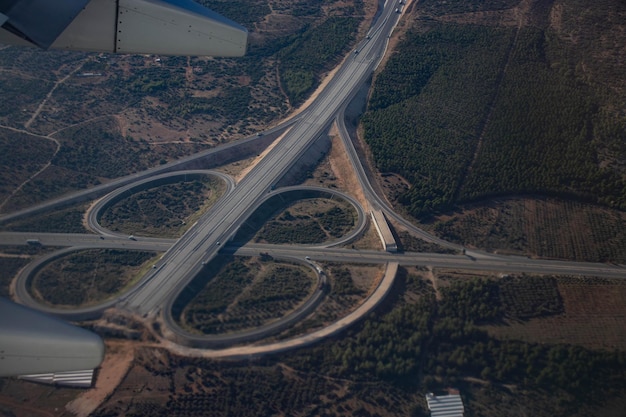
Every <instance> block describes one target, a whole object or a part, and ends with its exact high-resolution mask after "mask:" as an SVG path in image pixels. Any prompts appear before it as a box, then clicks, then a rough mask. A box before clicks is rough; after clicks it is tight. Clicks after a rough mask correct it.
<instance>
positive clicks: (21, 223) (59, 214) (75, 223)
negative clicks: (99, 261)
mask: <svg viewBox="0 0 626 417" xmlns="http://www.w3.org/2000/svg"><path fill="white" fill-rule="evenodd" d="M86 210H87V206H86V205H79V206H73V207H68V208H66V209H62V210H58V211H54V212H51V213H44V214H39V215H35V216H32V217H28V218H26V219H18V220H15V221H12V222H9V223H3V224H2V226H0V230H6V231H14V232H45V233H87V229H86V228H85V226H84V225H83V217H84V215H85V211H86Z"/></svg>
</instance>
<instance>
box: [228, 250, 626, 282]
mask: <svg viewBox="0 0 626 417" xmlns="http://www.w3.org/2000/svg"><path fill="white" fill-rule="evenodd" d="M224 252H226V253H233V254H234V255H241V256H252V255H254V254H259V253H261V252H263V253H267V254H269V255H270V256H277V257H286V256H291V257H301V258H304V257H305V256H309V257H310V258H311V259H313V260H317V261H328V262H342V263H365V264H382V263H387V262H397V263H398V264H399V265H403V266H432V267H436V268H452V269H460V270H474V271H493V272H500V273H522V272H526V273H537V274H558V275H577V276H592V277H603V278H620V279H625V278H626V267H624V266H620V265H609V264H603V263H592V262H573V261H561V260H550V259H530V258H525V257H521V256H500V257H499V256H494V257H491V256H490V257H480V258H479V257H472V256H465V255H449V254H437V253H419V252H404V253H390V252H382V251H375V250H354V249H341V248H323V247H315V248H313V247H306V248H305V247H297V246H277V245H265V244H248V245H246V246H243V247H226V248H224Z"/></svg>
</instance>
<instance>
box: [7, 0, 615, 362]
mask: <svg viewBox="0 0 626 417" xmlns="http://www.w3.org/2000/svg"><path fill="white" fill-rule="evenodd" d="M394 3H395V2H391V1H387V2H386V4H385V8H384V10H383V12H382V13H381V14H380V16H379V17H378V19H377V21H376V23H375V24H374V25H373V27H372V29H371V30H370V31H369V32H368V36H367V38H366V39H364V40H363V41H362V42H361V43H359V44H358V45H357V47H356V49H355V50H354V51H353V52H352V53H351V54H350V56H348V57H347V58H346V60H345V62H344V63H343V65H342V66H341V67H340V68H339V70H338V71H337V72H336V74H335V76H334V77H333V78H332V80H330V82H329V83H328V85H327V86H326V87H325V88H324V89H323V91H321V93H320V94H319V95H318V97H317V98H316V99H315V100H314V101H313V102H312V103H311V104H310V106H309V107H307V108H306V109H305V110H304V111H303V112H301V113H300V114H299V115H298V116H297V117H295V118H293V119H292V120H290V121H288V122H286V123H285V124H283V125H281V126H279V127H277V128H275V129H274V130H273V132H279V131H280V132H285V133H284V135H283V136H282V138H281V139H280V140H279V141H278V142H277V144H276V145H275V146H274V147H273V148H271V149H270V150H269V151H268V152H267V153H266V155H265V156H264V157H263V158H262V159H261V160H260V161H259V162H258V163H257V164H256V166H254V168H252V169H251V170H250V172H249V173H248V174H247V175H246V176H245V177H244V178H243V179H241V180H240V181H239V183H237V184H235V182H234V181H233V180H232V178H230V177H228V176H226V175H223V174H219V173H216V172H213V171H211V172H207V171H179V172H177V173H175V174H172V173H171V172H172V171H178V170H180V169H183V168H186V167H188V166H189V164H190V162H192V161H194V160H196V159H201V158H205V157H206V156H207V154H211V153H212V152H217V151H219V149H215V150H211V151H207V152H203V153H202V154H198V155H194V156H191V157H188V158H185V160H181V161H177V162H175V163H172V164H167V165H165V166H161V167H158V168H154V169H152V170H147V171H144V172H141V173H137V174H133V175H131V176H128V177H124V178H121V179H118V180H116V181H113V182H111V183H107V184H104V185H101V186H99V187H96V188H94V189H90V190H85V191H81V192H80V193H76V194H74V195H72V196H69V197H64V198H59V199H56V200H54V201H51V202H48V203H45V204H41V205H38V206H36V207H33V208H31V209H28V210H23V211H20V212H17V213H11V214H9V215H6V216H3V217H2V218H0V222H7V221H10V220H12V219H16V218H19V217H23V216H30V215H33V214H35V213H37V212H41V211H44V210H50V209H51V208H54V207H59V206H62V205H67V204H70V203H73V202H77V201H87V200H91V199H93V198H95V197H100V196H102V195H104V194H107V196H106V197H105V198H103V199H101V200H99V201H98V202H97V203H96V204H95V205H94V206H93V207H92V210H91V211H90V212H89V225H90V227H91V228H92V230H94V231H95V232H96V233H98V234H97V235H87V234H52V233H26V234H25V233H9V232H7V233H0V244H2V245H23V244H25V243H26V241H27V240H29V239H31V240H32V239H37V240H38V241H39V242H40V244H42V245H45V246H58V247H64V248H65V249H63V250H62V251H58V252H55V253H53V254H50V255H47V257H46V258H42V259H40V260H38V261H37V262H34V263H32V264H30V265H29V266H28V267H27V268H26V269H25V270H24V271H23V272H22V274H21V276H20V278H19V279H18V285H17V286H16V293H17V297H18V298H19V299H20V301H21V302H23V303H25V304H27V305H29V306H32V307H35V308H38V309H40V310H44V311H47V312H49V313H52V314H57V315H62V316H63V315H64V316H65V317H66V318H69V319H74V320H78V319H86V318H93V317H94V316H97V315H99V314H101V313H102V312H103V311H104V310H105V309H107V308H110V307H114V306H115V307H117V308H119V309H123V310H127V311H129V312H131V313H133V314H136V315H138V316H142V317H144V318H145V319H147V320H157V319H163V320H164V321H165V323H166V324H167V327H168V328H169V329H168V330H167V331H166V332H165V333H166V334H167V335H168V336H170V338H171V339H172V340H174V341H175V342H178V343H181V344H184V345H187V346H194V347H202V348H220V349H218V350H217V351H219V352H221V353H216V354H215V355H217V356H228V355H229V353H228V352H231V353H232V355H234V356H237V355H241V354H243V353H242V352H243V351H242V350H241V348H230V349H221V348H223V347H225V346H230V345H233V344H237V343H243V342H248V341H252V340H256V339H259V338H263V337H264V336H267V335H269V334H273V333H275V332H277V331H279V330H281V329H284V328H285V327H286V326H289V325H291V324H293V323H294V322H295V321H297V320H300V319H301V318H302V317H304V316H306V315H308V314H309V313H310V312H311V311H312V310H313V309H314V307H315V306H316V305H317V304H318V303H319V302H320V301H321V299H322V297H323V293H322V291H316V292H315V293H314V294H313V296H311V297H310V299H309V300H308V301H307V303H305V305H304V306H303V307H301V309H299V310H298V311H296V312H294V314H292V315H290V316H288V317H287V318H285V320H281V321H279V322H277V323H272V325H271V326H268V327H267V328H263V329H254V330H251V331H249V332H244V333H242V334H236V335H231V336H228V337H227V336H206V337H197V336H193V335H190V334H188V333H186V332H184V331H183V330H182V329H180V328H179V326H178V325H177V324H176V323H175V321H174V320H173V318H172V317H171V306H172V304H173V302H174V300H175V299H176V297H178V295H179V294H180V293H181V292H182V291H183V289H184V288H185V287H186V286H187V285H188V284H189V283H190V282H191V281H192V280H193V278H194V277H196V276H197V275H198V273H199V272H200V271H201V269H202V268H203V267H204V266H205V265H206V263H207V262H209V261H210V260H211V259H213V258H214V257H215V256H216V255H217V254H218V252H223V253H233V254H235V255H241V256H257V255H258V254H259V253H268V254H270V255H271V256H273V257H275V258H278V259H290V260H298V261H299V262H302V263H303V264H310V263H311V262H310V261H305V257H310V258H311V259H312V261H313V262H314V261H316V260H318V261H334V262H342V263H368V264H376V263H380V264H383V263H384V264H387V273H386V275H385V279H384V280H383V281H382V283H381V285H379V290H380V291H375V292H374V294H372V295H371V296H370V298H369V299H368V300H366V302H365V303H364V304H363V306H361V307H360V308H359V309H357V311H355V312H353V313H352V314H350V316H349V318H345V319H342V320H340V322H341V325H340V326H339V325H338V324H337V323H335V324H333V325H331V326H329V328H328V329H327V330H322V331H319V332H315V335H314V336H311V335H306V336H301V337H300V338H296V339H294V340H292V341H285V342H281V343H280V344H271V345H267V346H266V347H263V348H260V347H254V348H250V349H251V350H247V351H245V352H247V353H246V354H253V353H254V354H256V353H260V352H262V353H264V352H269V351H279V350H283V349H285V348H288V347H289V346H292V347H293V346H300V345H302V343H304V341H307V343H310V342H312V341H314V340H317V339H316V337H319V338H321V337H327V336H328V335H329V334H332V333H333V332H336V331H339V330H340V329H343V328H345V326H347V325H349V324H350V323H352V322H354V321H356V320H359V319H360V318H361V317H362V316H363V315H364V314H366V313H367V312H368V311H370V310H371V309H372V308H375V306H376V305H377V303H378V301H380V299H381V297H384V295H385V294H386V293H387V292H388V291H389V289H390V288H391V285H392V283H393V276H395V272H394V271H395V268H397V266H398V265H407V266H408V265H422V266H431V267H445V268H458V269H468V270H481V271H494V272H499V273H518V272H529V273H544V274H575V275H589V276H601V277H620V278H623V277H624V272H625V270H624V268H623V267H621V266H614V265H607V264H593V263H580V262H565V261H553V260H535V259H528V258H524V257H512V256H501V255H492V254H488V253H482V252H479V251H475V252H474V251H472V252H469V251H468V252H466V253H465V254H464V255H443V254H429V253H387V252H382V251H374V250H350V249H341V248H338V247H333V248H328V247H327V246H329V245H320V246H315V247H313V246H293V245H289V246H276V245H258V244H257V245H255V244H248V245H245V246H242V247H236V246H230V245H229V241H230V240H231V239H232V237H233V236H234V235H235V234H236V232H237V230H238V229H239V227H240V226H241V225H242V224H243V223H244V222H245V221H246V220H247V219H248V218H249V217H250V216H251V214H252V213H253V212H254V211H255V210H256V209H257V208H258V207H259V206H260V204H262V203H263V201H266V200H267V199H268V198H271V197H272V196H273V195H275V194H277V193H279V192H283V190H282V189H278V190H275V187H276V185H277V183H279V181H280V180H281V178H282V177H283V176H284V175H285V173H287V172H288V171H289V170H290V169H292V168H293V167H294V165H295V164H296V163H297V162H298V160H299V159H300V158H301V157H302V156H303V155H304V154H305V153H306V152H307V151H308V150H309V149H310V148H311V146H312V145H313V143H314V142H315V141H316V139H318V138H319V137H320V135H322V134H324V133H325V132H326V131H327V130H328V129H329V127H330V126H331V125H332V123H333V122H334V121H336V122H337V125H338V127H339V133H340V136H341V138H342V141H343V143H344V145H345V148H346V149H347V151H348V156H349V158H350V161H351V163H352V165H353V168H354V170H355V172H356V174H357V177H358V179H359V181H360V183H361V186H362V188H363V191H364V195H365V199H366V200H367V205H368V206H369V207H366V208H365V209H364V208H362V207H361V205H360V204H359V203H358V202H357V201H356V200H353V199H351V197H349V196H345V198H346V199H351V203H352V204H353V205H354V206H355V207H356V208H357V211H358V212H359V218H360V219H361V220H360V222H359V224H358V225H357V227H356V228H355V230H356V231H355V232H354V233H353V234H352V235H350V236H348V237H347V238H346V240H349V239H352V238H355V237H356V236H357V235H358V234H359V233H360V232H361V231H362V229H363V228H364V227H365V225H366V224H365V220H364V219H365V218H366V215H364V213H366V212H368V211H367V210H369V209H380V210H382V211H383V212H385V214H386V215H387V217H388V218H391V219H394V221H395V222H397V223H399V224H401V225H402V226H403V227H405V228H406V229H407V230H409V231H410V232H411V233H413V234H415V235H418V236H420V237H422V238H424V239H426V240H428V241H431V242H434V243H437V244H439V245H441V246H444V247H448V248H453V249H457V250H458V249H460V247H459V246H458V245H454V244H451V243H449V242H445V241H442V240H441V239H439V238H437V237H435V236H432V235H430V234H428V233H426V232H424V231H422V230H420V229H418V228H417V227H415V226H414V225H413V224H411V223H410V222H409V221H407V220H405V219H404V218H402V217H401V216H400V215H398V214H397V213H395V211H394V210H393V209H392V208H391V207H389V205H388V204H387V202H386V201H385V200H384V198H381V197H380V196H379V195H378V194H377V193H376V192H375V191H374V189H373V188H372V186H371V183H370V181H369V179H368V178H367V175H366V173H365V171H364V169H363V166H362V165H361V162H360V160H359V158H358V155H357V153H356V151H355V149H354V146H353V144H352V141H351V139H350V138H349V135H348V133H347V131H346V128H345V124H344V117H343V114H344V111H345V108H346V106H347V104H348V103H349V102H350V100H351V99H352V98H353V97H354V95H355V94H356V93H357V91H358V90H359V88H360V87H361V86H362V85H363V83H364V82H365V81H366V80H367V78H368V77H369V76H370V75H371V73H372V72H373V71H374V69H375V68H376V66H377V65H378V63H379V62H380V60H381V58H382V55H383V53H384V50H385V48H386V43H387V40H388V36H389V34H390V33H391V31H392V30H393V28H394V27H395V25H396V23H397V20H398V18H399V16H400V15H399V14H398V13H396V12H395V8H396V7H397V5H396V4H394ZM268 133H271V132H266V135H267V134H268ZM254 140H259V138H258V137H252V138H248V139H246V140H245V141H240V142H239V145H238V144H237V143H235V144H229V145H225V146H228V147H237V146H242V145H245V144H246V143H249V142H251V141H254ZM185 174H187V175H214V176H219V178H221V180H222V181H224V182H225V184H226V185H227V191H226V193H225V194H224V196H222V198H221V199H219V200H218V201H217V202H216V203H215V204H214V205H213V206H212V207H211V208H210V209H209V210H208V211H207V212H206V213H205V214H203V215H202V217H201V218H200V219H199V220H198V221H197V223H196V224H194V225H193V226H192V227H190V228H189V229H188V230H187V232H186V233H185V234H184V235H183V236H182V237H181V238H180V239H178V240H173V239H152V238H142V237H140V236H136V238H135V239H129V238H128V236H120V235H119V234H116V233H113V232H111V231H108V230H106V229H104V228H102V227H101V226H100V225H99V223H98V218H99V213H100V212H101V211H102V210H104V209H106V207H108V205H110V204H112V202H114V201H117V200H119V199H120V198H122V196H125V195H127V194H128V193H132V192H133V191H134V190H137V189H141V187H142V186H144V185H145V184H147V183H148V182H152V181H155V180H163V179H164V178H169V177H172V175H173V176H174V177H175V176H180V175H185ZM334 243H335V244H339V243H345V241H344V240H342V241H341V242H334ZM87 248H127V249H135V250H154V251H162V252H165V253H164V255H163V256H162V257H161V259H160V260H159V261H158V262H157V264H155V268H154V269H151V270H150V271H149V272H148V273H147V274H146V275H145V276H144V277H143V278H142V279H141V280H140V281H139V282H138V283H137V285H136V286H135V287H133V288H132V289H130V290H129V291H128V292H126V293H125V294H122V295H120V297H119V298H117V299H113V300H109V301H107V302H106V303H103V304H101V305H99V306H95V307H90V308H88V309H82V310H74V311H67V310H65V311H60V310H58V309H53V308H48V307H44V306H41V305H39V304H38V303H37V302H36V301H35V300H33V299H32V297H30V295H29V294H28V291H27V280H28V277H29V276H30V275H32V274H33V273H34V272H36V270H37V269H38V268H40V267H41V265H42V264H44V263H45V262H46V261H49V260H50V259H51V258H53V257H58V256H62V255H64V254H66V253H69V252H70V251H73V250H82V249H87ZM392 275H393V276H392ZM383 283H384V285H382V284H383ZM331 329H334V330H331ZM233 349H234V350H233ZM217 351H216V352H217Z"/></svg>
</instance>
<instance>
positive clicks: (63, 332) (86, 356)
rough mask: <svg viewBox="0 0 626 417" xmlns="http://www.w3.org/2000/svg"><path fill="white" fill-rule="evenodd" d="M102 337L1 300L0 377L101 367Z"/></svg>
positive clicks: (102, 354) (4, 299)
mask: <svg viewBox="0 0 626 417" xmlns="http://www.w3.org/2000/svg"><path fill="white" fill-rule="evenodd" d="M103 358H104V343H103V342H102V339H101V338H100V336H98V335H96V334H94V333H91V332H89V331H87V330H84V329H81V328H79V327H76V326H72V325H71V324H69V323H66V322H64V321H62V320H59V319H56V318H54V317H50V316H48V315H46V314H43V313H40V312H38V311H35V310H31V309H29V308H27V307H24V306H22V305H19V304H15V303H13V302H12V301H9V300H7V299H6V298H2V297H0V377H3V376H17V375H26V374H41V373H48V372H60V371H77V370H85V369H95V368H97V367H98V366H99V365H100V363H101V362H102V359H103Z"/></svg>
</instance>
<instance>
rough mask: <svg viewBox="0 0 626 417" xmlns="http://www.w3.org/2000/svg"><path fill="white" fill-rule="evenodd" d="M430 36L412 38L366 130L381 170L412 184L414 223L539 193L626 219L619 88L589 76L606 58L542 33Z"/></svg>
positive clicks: (437, 32) (457, 28)
mask: <svg viewBox="0 0 626 417" xmlns="http://www.w3.org/2000/svg"><path fill="white" fill-rule="evenodd" d="M616 7H619V6H616ZM596 17H597V16H596ZM591 23H594V24H595V23H597V20H596V21H593V22H589V23H588V24H590V25H591ZM430 26H431V28H430V30H428V31H426V32H417V31H415V32H409V33H407V35H406V37H405V39H404V41H403V42H402V44H401V45H400V46H399V48H398V49H397V51H396V52H395V54H394V55H393V56H392V58H391V59H390V61H389V63H388V64H387V66H386V67H385V69H384V70H383V71H382V72H381V74H380V75H379V76H378V77H377V79H376V81H375V85H374V89H373V93H372V98H371V101H370V103H369V107H368V111H367V112H366V114H365V115H364V117H363V118H362V123H363V127H364V132H365V133H364V137H365V140H366V142H367V143H368V145H369V146H370V147H371V149H372V151H373V154H374V160H375V163H376V165H377V167H378V169H379V170H380V171H382V172H395V173H398V174H400V175H402V176H403V177H405V178H406V179H407V180H408V181H409V182H410V183H411V187H410V188H409V189H408V190H407V191H406V192H404V193H403V194H401V195H400V196H399V197H398V200H399V202H400V203H401V204H403V205H404V206H405V207H406V208H407V209H408V211H409V212H410V213H411V214H412V215H414V216H415V217H418V218H424V217H428V216H429V215H432V214H436V213H438V212H441V211H445V210H448V209H451V208H453V207H455V206H456V205H457V204H460V203H466V202H469V201H475V200H479V199H484V198H487V197H492V196H499V195H512V194H528V193H536V194H537V193H538V194H545V195H550V196H561V197H568V198H576V199H580V200H584V201H589V202H594V203H601V204H603V205H606V206H609V207H613V208H619V209H622V210H624V209H626V181H625V180H624V176H623V173H622V172H621V171H620V169H619V165H620V162H619V161H622V162H623V161H624V158H626V152H624V146H623V140H624V138H625V137H626V118H624V117H623V115H621V116H620V114H621V113H619V111H618V110H616V109H615V106H618V105H619V103H620V100H619V97H618V96H617V95H616V94H615V91H611V89H610V88H607V85H610V84H611V83H612V82H615V83H616V84H619V80H612V79H595V80H594V81H593V82H591V81H589V76H588V75H586V76H584V74H582V73H581V70H580V66H581V64H583V63H586V62H588V61H590V60H592V59H593V57H594V54H597V53H598V52H597V51H593V50H591V48H589V49H582V48H578V49H576V48H575V46H574V45H573V44H571V43H569V42H567V41H566V40H564V39H562V36H560V35H559V34H558V33H555V32H554V31H553V30H551V29H542V28H539V27H532V26H530V27H522V28H521V29H519V31H518V32H517V33H516V32H515V30H513V29H506V28H489V27H483V26H475V25H456V24H447V25H443V24H437V23H432V24H431V25H430ZM595 27H596V26H594V28H592V29H590V30H591V31H592V32H599V31H600V29H597V28H595ZM600 33H601V32H600ZM595 35H596V36H599V35H598V34H597V33H595ZM591 36H593V35H591ZM590 66H592V67H594V68H595V66H597V63H596V64H595V65H593V64H592V65H590ZM594 71H595V69H594ZM597 71H598V72H599V75H601V76H607V77H608V76H610V75H611V74H613V72H611V70H610V69H608V70H602V72H601V73H600V70H597Z"/></svg>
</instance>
